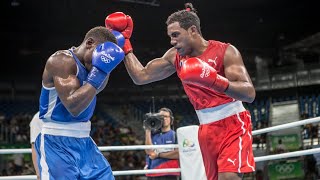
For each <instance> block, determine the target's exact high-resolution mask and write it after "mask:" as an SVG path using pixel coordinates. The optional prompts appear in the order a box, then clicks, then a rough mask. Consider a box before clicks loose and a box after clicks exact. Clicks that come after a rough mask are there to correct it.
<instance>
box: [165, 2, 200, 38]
mask: <svg viewBox="0 0 320 180" xmlns="http://www.w3.org/2000/svg"><path fill="white" fill-rule="evenodd" d="M185 8H186V9H183V10H180V11H177V12H174V13H172V14H171V15H170V16H169V17H168V19H167V22H166V24H167V26H169V25H170V24H172V23H175V22H178V23H179V25H180V27H181V28H183V29H185V30H188V29H189V28H190V27H191V26H195V27H196V29H197V31H198V33H199V34H200V35H201V27H200V19H199V17H198V15H197V11H196V9H195V8H194V7H193V5H192V4H191V3H186V4H185Z"/></svg>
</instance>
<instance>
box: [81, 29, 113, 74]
mask: <svg viewBox="0 0 320 180" xmlns="http://www.w3.org/2000/svg"><path fill="white" fill-rule="evenodd" d="M107 41H110V42H113V43H115V44H117V40H116V38H115V36H114V35H113V34H112V32H111V31H110V30H108V29H107V28H106V27H103V26H97V27H94V28H92V29H90V30H89V31H88V32H87V33H86V35H85V37H84V39H83V42H82V44H81V51H82V59H83V63H84V66H85V67H86V69H88V70H90V69H91V66H92V65H91V63H92V53H93V51H94V49H95V48H96V47H97V46H98V45H99V44H101V43H104V42H107Z"/></svg>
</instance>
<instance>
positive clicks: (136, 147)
mask: <svg viewBox="0 0 320 180" xmlns="http://www.w3.org/2000/svg"><path fill="white" fill-rule="evenodd" d="M98 148H99V150H100V151H129V150H145V149H162V148H164V149H165V148H179V145H178V144H166V145H131V146H100V147H98ZM18 153H31V149H30V148H29V149H0V154H18Z"/></svg>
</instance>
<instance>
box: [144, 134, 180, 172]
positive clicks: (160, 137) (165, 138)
mask: <svg viewBox="0 0 320 180" xmlns="http://www.w3.org/2000/svg"><path fill="white" fill-rule="evenodd" d="M151 139H152V143H153V144H154V145H163V144H177V142H176V133H175V131H173V130H170V131H168V132H165V133H157V134H154V135H152V136H151ZM164 151H173V149H164ZM169 161H173V160H172V159H166V158H156V159H154V160H151V159H149V163H148V168H149V169H157V168H158V167H159V166H161V165H164V164H166V163H168V162H169ZM168 166H170V164H168ZM169 168H177V167H169ZM168 174H170V173H168Z"/></svg>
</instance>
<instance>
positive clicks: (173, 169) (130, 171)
mask: <svg viewBox="0 0 320 180" xmlns="http://www.w3.org/2000/svg"><path fill="white" fill-rule="evenodd" d="M167 172H171V173H172V172H181V169H180V168H168V169H148V170H127V171H113V175H114V176H123V175H137V174H151V173H167Z"/></svg>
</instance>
